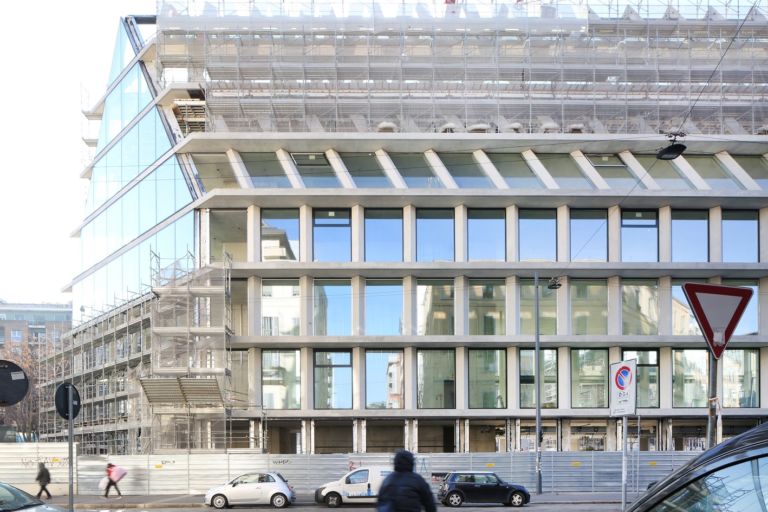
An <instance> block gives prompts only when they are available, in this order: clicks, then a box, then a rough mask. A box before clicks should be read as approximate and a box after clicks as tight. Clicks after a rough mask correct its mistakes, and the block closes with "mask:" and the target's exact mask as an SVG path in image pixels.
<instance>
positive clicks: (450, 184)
mask: <svg viewBox="0 0 768 512" xmlns="http://www.w3.org/2000/svg"><path fill="white" fill-rule="evenodd" d="M424 158H425V159H426V160H427V163H428V164H429V165H430V166H431V167H432V171H433V172H434V173H435V176H437V177H438V179H439V180H440V181H442V182H443V185H445V188H447V189H458V188H459V186H458V185H457V184H456V181H455V180H454V179H453V176H451V173H450V172H448V169H447V168H446V167H445V164H443V161H442V160H440V157H439V156H438V154H437V153H435V151H434V150H432V149H428V150H426V151H425V152H424Z"/></svg>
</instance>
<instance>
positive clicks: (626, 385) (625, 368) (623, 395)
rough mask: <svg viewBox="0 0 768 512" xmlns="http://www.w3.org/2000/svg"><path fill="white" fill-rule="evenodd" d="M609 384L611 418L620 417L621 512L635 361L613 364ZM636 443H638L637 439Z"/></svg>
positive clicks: (632, 412) (624, 498) (624, 501)
mask: <svg viewBox="0 0 768 512" xmlns="http://www.w3.org/2000/svg"><path fill="white" fill-rule="evenodd" d="M610 382H611V404H610V405H611V416H612V417H614V416H621V432H622V436H621V510H624V508H625V506H626V504H627V430H628V429H627V417H628V416H630V415H632V416H634V415H635V412H636V407H635V406H636V403H637V359H630V360H628V361H621V362H620V363H613V364H612V365H611V381H610ZM639 421H640V420H639V419H638V423H639ZM637 441H638V443H639V442H640V438H639V437H638V439H637Z"/></svg>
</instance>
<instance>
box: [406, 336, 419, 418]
mask: <svg viewBox="0 0 768 512" xmlns="http://www.w3.org/2000/svg"><path fill="white" fill-rule="evenodd" d="M416 357H417V356H416V348H415V347H405V348H404V349H403V395H404V396H403V401H404V404H405V409H411V410H415V409H416V408H417V403H416V393H417V392H418V389H417V385H418V383H417V382H416V363H417V361H416Z"/></svg>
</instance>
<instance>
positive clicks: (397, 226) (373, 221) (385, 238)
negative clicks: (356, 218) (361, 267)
mask: <svg viewBox="0 0 768 512" xmlns="http://www.w3.org/2000/svg"><path fill="white" fill-rule="evenodd" d="M365 261H403V210H401V209H399V208H388V209H374V208H366V209H365Z"/></svg>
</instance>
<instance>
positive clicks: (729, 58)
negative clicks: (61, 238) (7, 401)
mask: <svg viewBox="0 0 768 512" xmlns="http://www.w3.org/2000/svg"><path fill="white" fill-rule="evenodd" d="M767 8H768V5H767V4H766V2H765V0H761V1H759V2H757V3H756V4H754V5H753V4H752V3H751V2H749V3H748V2H740V1H738V0H737V1H728V2H717V1H714V0H711V1H710V2H709V3H708V4H706V5H705V4H702V3H701V2H690V3H688V2H683V3H682V4H681V3H680V2H674V3H672V2H669V3H666V2H650V1H647V2H645V1H643V2H640V3H633V4H632V6H630V5H628V4H627V5H625V4H620V3H618V2H613V1H595V2H592V1H587V2H554V3H549V4H544V3H540V2H532V1H530V2H529V1H523V2H520V1H509V2H507V1H505V0H483V1H480V0H478V1H471V0H466V1H464V2H462V1H459V2H448V1H420V2H415V1H414V2H411V1H409V0H406V1H403V2H396V3H391V2H389V3H386V2H374V1H364V2H360V1H355V2H323V1H314V2H268V1H265V2H236V1H232V2H229V1H223V2H216V3H209V2H205V3H202V2H194V1H189V2H186V1H182V2H175V1H171V2H162V4H161V6H160V7H159V11H158V13H157V14H156V16H128V17H126V18H124V19H123V20H121V22H120V24H119V27H118V31H119V35H118V39H117V46H116V50H115V59H114V63H113V66H112V72H111V85H110V87H109V88H108V90H107V91H106V93H105V95H104V97H103V98H102V99H101V100H100V101H99V102H97V104H96V105H94V106H93V108H92V110H90V111H89V112H87V117H88V118H89V119H92V120H94V121H100V122H101V131H100V135H99V137H98V142H97V143H96V144H97V145H96V149H95V151H96V154H95V157H94V159H93V162H92V164H91V165H89V166H88V167H87V168H86V169H85V171H84V173H83V176H85V177H87V178H89V179H90V181H91V187H90V196H89V212H88V215H87V217H86V218H85V219H84V220H83V223H82V224H81V225H80V226H79V227H78V230H77V231H78V234H79V236H80V239H81V241H82V246H83V268H82V272H81V273H80V274H79V275H78V276H75V277H74V278H73V280H72V282H71V285H70V287H71V290H72V293H73V302H74V314H75V318H74V322H75V324H76V326H75V327H74V329H73V330H72V331H71V332H70V333H69V334H68V336H67V338H66V340H65V341H64V343H63V344H62V346H61V347H59V349H58V350H57V351H56V353H54V354H51V355H50V356H49V358H48V359H47V362H48V366H49V368H50V372H49V376H50V378H49V380H48V383H47V384H46V385H47V386H48V387H49V388H50V389H53V387H54V386H55V385H56V384H57V383H58V382H60V381H61V380H64V379H70V378H71V379H73V380H74V381H75V383H76V384H77V385H79V386H81V387H82V388H83V391H81V393H83V395H84V408H83V414H82V415H81V417H80V418H78V426H77V431H76V436H77V438H78V439H79V440H80V441H81V443H82V446H83V447H84V450H85V451H86V452H93V453H99V452H107V451H110V452H118V453H134V452H148V451H154V452H158V451H162V450H178V449H196V450H197V449H200V450H224V449H228V448H250V449H254V450H263V451H269V452H271V453H296V452H309V453H346V452H355V453H360V452H372V451H378V452H388V451H391V450H393V449H394V448H397V447H401V446H405V447H407V448H410V449H412V450H414V451H418V452H466V451H470V452H484V451H518V450H530V449H532V448H533V444H534V430H535V429H534V406H535V394H534V391H533V390H534V382H535V379H534V374H533V368H534V356H533V343H534V330H535V324H536V321H535V320H536V319H535V318H534V309H535V308H534V302H535V297H536V294H537V293H540V311H539V320H540V332H541V335H542V336H541V339H542V346H543V354H542V361H543V364H542V391H543V393H542V407H543V430H544V445H543V446H544V448H545V449H547V450H613V449H615V448H616V447H617V446H618V443H619V442H620V439H619V438H620V435H621V427H620V423H619V422H618V421H617V420H616V419H614V418H611V417H609V411H608V399H609V396H608V394H609V391H608V390H609V386H608V372H609V364H610V363H613V362H617V361H620V360H622V359H626V358H636V359H637V360H638V367H639V371H638V385H639V389H638V406H639V414H640V417H641V418H642V419H641V420H640V421H641V425H640V426H641V429H640V432H641V433H640V439H639V443H640V447H641V448H642V449H643V450H696V449H701V448H702V446H703V444H704V437H705V425H706V408H705V406H706V404H707V392H706V387H707V375H708V373H707V372H708V369H707V364H708V363H707V352H706V349H705V345H704V342H703V340H702V338H701V336H700V335H699V334H698V333H697V330H696V322H695V321H694V320H692V317H691V313H690V310H689V308H688V306H687V301H686V299H685V297H684V296H683V295H682V291H681V284H682V283H683V282H686V281H695V280H700V281H705V282H712V283H723V284H733V285H740V286H749V287H752V288H753V289H754V290H755V294H754V297H753V299H752V301H751V302H750V305H749V307H748V309H747V312H746V314H745V316H744V318H743V319H742V321H741V323H740V325H739V327H738V329H737V332H736V335H735V336H734V337H733V340H732V341H731V344H730V345H729V348H728V350H727V351H726V355H725V356H724V358H723V360H722V361H721V363H720V365H719V368H720V372H719V374H718V379H717V382H718V390H719V391H718V396H719V397H720V406H721V410H722V422H720V423H718V435H719V436H721V437H723V438H725V437H729V436H732V435H734V434H735V433H738V432H741V431H743V430H745V429H747V428H749V427H751V426H753V425H756V424H757V423H759V422H760V421H762V418H763V417H765V415H766V412H767V411H768V379H762V378H761V375H762V374H763V373H766V371H767V370H768V315H765V314H760V312H765V311H768V293H766V290H768V202H766V200H767V199H768V160H767V159H766V154H767V153H768V105H766V100H765V98H766V95H767V94H768V23H766V18H765V12H766V9H767ZM678 132H685V134H686V135H685V136H684V137H682V136H680V135H678V139H679V140H682V141H683V142H684V144H685V145H686V146H687V150H686V152H685V153H684V154H683V156H681V157H678V158H676V159H674V160H671V161H667V160H658V159H657V158H656V153H657V151H659V150H660V149H661V148H663V147H665V146H666V145H667V144H668V138H667V137H666V136H665V134H666V133H678ZM536 272H538V274H539V275H540V276H542V278H545V279H544V281H543V284H546V283H547V279H549V278H557V279H559V282H560V283H561V284H562V286H561V287H560V288H559V289H556V290H550V289H548V288H547V287H546V286H540V287H539V288H540V289H539V290H536V289H535V288H534V285H533V276H534V274H535V273H536ZM48 415H49V421H48V422H47V424H48V431H47V432H46V433H45V435H46V436H47V437H48V438H59V437H61V436H62V435H63V429H62V427H63V425H62V423H61V422H60V421H57V420H56V419H55V416H54V413H53V411H52V410H49V411H48ZM636 422H637V420H636V419H632V420H631V421H630V432H635V429H636V425H637V423H636ZM632 435H633V438H632V439H631V442H632V443H637V442H638V439H637V436H636V434H632Z"/></svg>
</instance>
